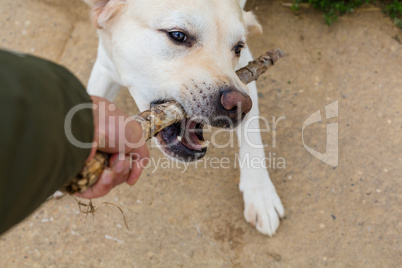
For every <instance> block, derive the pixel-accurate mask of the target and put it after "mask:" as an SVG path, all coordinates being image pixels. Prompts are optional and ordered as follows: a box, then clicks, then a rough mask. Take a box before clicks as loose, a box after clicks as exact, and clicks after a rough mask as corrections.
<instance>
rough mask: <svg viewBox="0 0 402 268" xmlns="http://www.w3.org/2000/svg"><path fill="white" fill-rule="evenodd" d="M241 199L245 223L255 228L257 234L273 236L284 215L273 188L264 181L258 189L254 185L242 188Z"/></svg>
mask: <svg viewBox="0 0 402 268" xmlns="http://www.w3.org/2000/svg"><path fill="white" fill-rule="evenodd" d="M269 182H270V181H269ZM243 198H244V217H245V218H246V221H247V222H249V223H251V224H252V225H253V226H255V227H256V228H257V230H258V231H259V232H261V233H263V234H265V235H269V236H272V235H274V234H275V232H276V229H278V226H279V220H280V218H282V217H283V216H284V215H285V211H284V209H283V206H282V202H281V200H280V199H279V196H278V194H277V193H276V191H275V188H274V186H273V185H272V184H270V183H267V182H266V181H265V182H264V183H263V185H260V187H258V186H256V185H253V186H250V187H244V189H243Z"/></svg>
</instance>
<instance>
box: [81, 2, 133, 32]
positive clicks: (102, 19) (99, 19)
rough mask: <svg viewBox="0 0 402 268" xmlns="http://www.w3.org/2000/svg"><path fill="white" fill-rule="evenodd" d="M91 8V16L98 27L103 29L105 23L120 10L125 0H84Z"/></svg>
mask: <svg viewBox="0 0 402 268" xmlns="http://www.w3.org/2000/svg"><path fill="white" fill-rule="evenodd" d="M84 1H85V2H86V3H87V4H88V5H89V6H90V7H91V8H92V10H91V18H92V21H93V22H94V24H95V26H96V27H97V28H98V29H103V28H104V27H105V26H106V23H107V22H108V21H110V20H111V19H112V18H113V17H114V16H116V15H117V14H118V13H119V12H120V11H122V10H123V9H124V7H125V5H126V0H84Z"/></svg>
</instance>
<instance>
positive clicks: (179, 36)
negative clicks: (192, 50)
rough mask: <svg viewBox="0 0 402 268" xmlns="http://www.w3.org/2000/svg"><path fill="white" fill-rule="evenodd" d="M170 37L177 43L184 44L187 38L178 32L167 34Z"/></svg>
mask: <svg viewBox="0 0 402 268" xmlns="http://www.w3.org/2000/svg"><path fill="white" fill-rule="evenodd" d="M169 35H170V37H171V38H172V39H173V40H175V41H177V42H186V41H187V36H186V35H185V34H184V33H182V32H179V31H174V32H169Z"/></svg>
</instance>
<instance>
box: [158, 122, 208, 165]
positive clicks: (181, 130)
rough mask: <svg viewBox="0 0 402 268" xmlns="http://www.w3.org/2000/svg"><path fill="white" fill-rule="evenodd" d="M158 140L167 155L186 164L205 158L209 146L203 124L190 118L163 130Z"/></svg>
mask: <svg viewBox="0 0 402 268" xmlns="http://www.w3.org/2000/svg"><path fill="white" fill-rule="evenodd" d="M156 139H157V140H158V143H159V145H160V146H161V149H162V150H163V151H164V152H165V153H166V154H167V155H169V156H170V157H173V158H176V159H179V160H181V161H184V162H192V161H197V160H199V159H201V158H203V157H204V156H205V154H206V153H207V147H208V145H209V141H205V140H204V137H203V124H201V123H198V122H195V121H193V120H192V119H189V118H186V119H183V120H182V121H180V122H178V123H176V124H173V125H171V126H169V127H167V128H165V129H163V130H162V131H161V132H159V133H158V135H157V136H156Z"/></svg>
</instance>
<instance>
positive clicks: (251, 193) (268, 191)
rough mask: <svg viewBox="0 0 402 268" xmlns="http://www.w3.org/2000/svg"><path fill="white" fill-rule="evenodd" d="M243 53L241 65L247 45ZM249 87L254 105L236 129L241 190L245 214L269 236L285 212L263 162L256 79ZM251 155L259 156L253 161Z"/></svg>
mask: <svg viewBox="0 0 402 268" xmlns="http://www.w3.org/2000/svg"><path fill="white" fill-rule="evenodd" d="M242 54H243V56H242V58H243V59H241V63H240V64H241V65H242V66H244V65H246V64H247V62H249V61H251V60H252V56H251V53H250V51H249V49H248V48H247V49H244V50H243V52H242ZM248 88H249V94H250V97H251V99H252V100H253V108H252V109H251V111H250V112H249V113H248V114H247V116H246V118H245V119H244V120H243V123H242V125H241V126H240V127H239V128H238V129H237V132H238V137H239V143H240V152H239V160H240V191H241V192H242V193H243V198H244V217H245V218H246V220H247V221H248V222H249V223H251V224H252V225H254V226H255V227H256V228H257V230H258V231H260V232H261V233H263V234H266V235H269V236H272V235H274V234H275V231H276V229H277V228H278V226H279V219H280V218H281V217H283V216H284V209H283V206H282V203H281V200H280V199H279V196H278V194H277V193H276V190H275V187H274V185H273V184H272V182H271V179H270V178H269V174H268V171H267V169H266V168H265V167H266V165H265V162H263V161H264V159H265V153H264V149H263V143H262V139H261V132H256V131H255V130H256V129H260V125H259V121H258V116H259V109H258V93H257V86H256V83H255V82H252V83H250V84H248ZM245 127H247V128H248V129H249V130H250V131H248V130H247V129H245ZM251 130H254V131H251ZM253 159H258V160H254V161H255V162H254V161H253ZM251 163H253V164H252V165H251ZM255 163H260V165H256V164H255ZM263 163H264V164H263ZM264 165H265V167H264Z"/></svg>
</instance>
